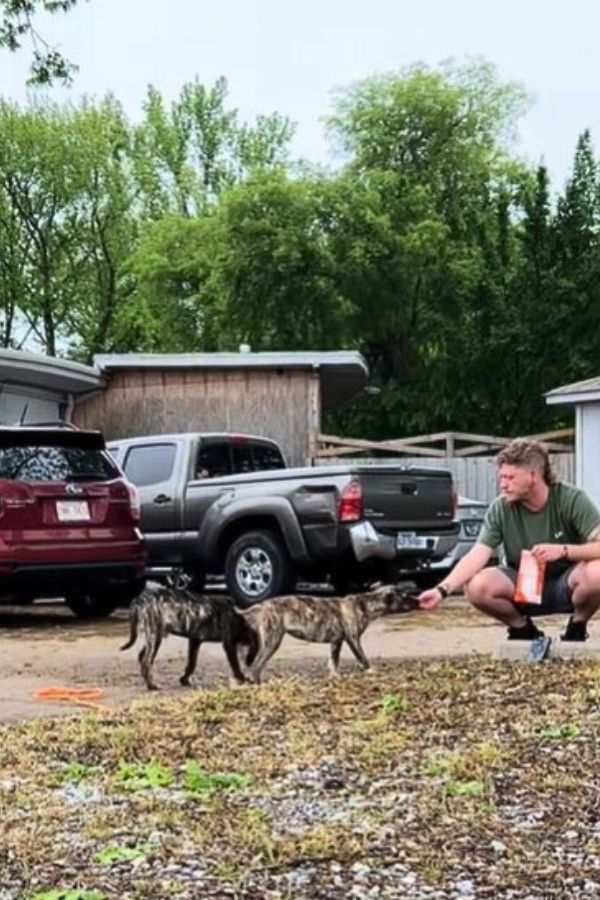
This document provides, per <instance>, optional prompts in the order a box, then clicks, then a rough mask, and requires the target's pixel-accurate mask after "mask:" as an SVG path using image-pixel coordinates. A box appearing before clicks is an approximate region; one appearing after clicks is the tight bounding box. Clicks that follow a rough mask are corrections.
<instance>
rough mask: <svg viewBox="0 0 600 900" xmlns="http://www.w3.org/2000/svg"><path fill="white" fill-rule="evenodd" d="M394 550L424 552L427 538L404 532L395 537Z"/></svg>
mask: <svg viewBox="0 0 600 900" xmlns="http://www.w3.org/2000/svg"><path fill="white" fill-rule="evenodd" d="M396 548H397V549H398V550H425V549H427V538H426V537H424V536H423V535H421V534H415V533H414V532H409V531H405V532H403V533H401V534H397V535H396Z"/></svg>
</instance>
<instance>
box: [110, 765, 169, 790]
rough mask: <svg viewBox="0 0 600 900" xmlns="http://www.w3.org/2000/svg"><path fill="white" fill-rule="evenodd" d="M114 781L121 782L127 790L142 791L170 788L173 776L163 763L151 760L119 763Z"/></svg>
mask: <svg viewBox="0 0 600 900" xmlns="http://www.w3.org/2000/svg"><path fill="white" fill-rule="evenodd" d="M114 778H115V781H117V782H121V783H122V784H123V785H124V786H125V787H126V788H127V790H130V791H143V790H146V789H148V788H167V787H171V785H172V784H173V782H174V781H175V775H174V774H173V772H172V771H171V769H169V768H168V766H165V765H163V763H160V762H157V761H156V760H155V759H151V760H150V762H147V763H141V764H140V763H129V762H125V761H123V760H122V761H121V762H120V763H119V767H118V769H117V771H116V773H115V776H114Z"/></svg>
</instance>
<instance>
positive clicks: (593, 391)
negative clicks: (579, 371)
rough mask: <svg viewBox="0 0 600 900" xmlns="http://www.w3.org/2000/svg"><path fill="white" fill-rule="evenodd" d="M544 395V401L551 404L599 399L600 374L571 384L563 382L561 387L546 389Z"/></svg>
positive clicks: (586, 401) (588, 401)
mask: <svg viewBox="0 0 600 900" xmlns="http://www.w3.org/2000/svg"><path fill="white" fill-rule="evenodd" d="M544 396H545V397H546V403H549V404H551V405H557V404H560V403H563V404H565V405H569V404H575V403H590V402H592V401H596V400H600V376H599V377H596V378H587V379H586V380H585V381H574V382H573V383H572V384H564V385H562V386H561V387H557V388H554V389H553V390H551V391H548V392H547V393H546V394H545V395H544Z"/></svg>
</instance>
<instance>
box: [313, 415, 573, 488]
mask: <svg viewBox="0 0 600 900" xmlns="http://www.w3.org/2000/svg"><path fill="white" fill-rule="evenodd" d="M573 436H574V431H573V429H571V428H564V429H561V430H560V431H553V432H545V433H544V434H539V435H529V437H530V438H536V439H538V440H543V441H544V443H545V445H546V447H548V449H549V450H550V451H551V453H550V457H551V460H552V465H553V467H554V469H555V471H556V472H557V474H558V476H559V477H560V478H561V479H562V480H563V481H570V482H572V483H574V482H575V453H574V450H573V445H572V441H573ZM510 440H511V438H504V437H496V436H492V435H475V434H465V433H459V432H443V433H440V434H435V435H421V436H419V437H414V438H400V439H398V440H395V441H379V442H377V441H363V440H360V439H354V438H339V437H336V436H334V435H324V434H321V435H319V436H318V439H317V442H316V444H317V448H318V449H317V451H316V454H315V459H314V462H315V464H317V465H329V464H335V463H341V462H343V463H346V464H347V463H348V462H349V459H348V457H349V456H350V455H356V454H357V453H360V454H366V453H369V451H373V450H377V451H379V452H380V454H381V455H379V456H364V455H361V458H360V459H357V460H356V462H357V463H360V465H382V464H386V463H387V464H392V465H402V466H422V467H428V468H436V469H449V470H450V471H451V472H452V477H453V479H454V483H455V485H456V489H457V491H458V493H459V494H460V495H462V496H463V497H469V498H470V499H472V500H481V501H483V502H485V503H489V502H490V500H493V498H494V497H495V496H496V494H497V493H498V485H497V476H496V466H495V452H496V451H497V450H499V449H500V448H501V447H503V446H505V445H506V444H508V443H509V441H510ZM428 441H430V442H431V445H429V446H428V444H427V442H428ZM440 444H441V446H440ZM390 453H393V454H395V455H390ZM482 454H485V455H482Z"/></svg>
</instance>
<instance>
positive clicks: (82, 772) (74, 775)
mask: <svg viewBox="0 0 600 900" xmlns="http://www.w3.org/2000/svg"><path fill="white" fill-rule="evenodd" d="M97 773H98V767H97V766H88V765H86V763H80V762H70V763H68V764H67V766H66V767H65V768H64V769H63V771H62V772H57V773H56V774H55V775H54V776H53V777H52V781H53V782H54V783H55V784H81V782H82V781H88V780H89V779H91V778H94V777H95V775H96V774H97Z"/></svg>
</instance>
